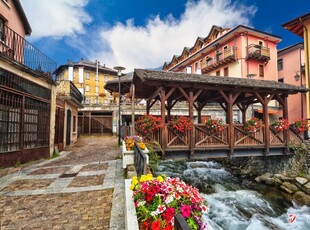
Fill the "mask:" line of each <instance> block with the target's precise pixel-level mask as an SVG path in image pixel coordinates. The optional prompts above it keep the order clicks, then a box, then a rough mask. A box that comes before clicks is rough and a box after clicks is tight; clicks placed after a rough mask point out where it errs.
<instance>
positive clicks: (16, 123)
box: [0, 90, 23, 152]
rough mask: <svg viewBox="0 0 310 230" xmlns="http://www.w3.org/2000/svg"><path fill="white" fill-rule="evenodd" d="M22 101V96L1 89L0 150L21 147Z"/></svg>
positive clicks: (12, 149) (7, 150)
mask: <svg viewBox="0 0 310 230" xmlns="http://www.w3.org/2000/svg"><path fill="white" fill-rule="evenodd" d="M22 102H23V97H22V96H20V95H16V94H13V93H10V92H6V91H2V90H0V152H9V151H16V150H19V149H20V148H21V146H20V131H21V119H20V118H21V111H22V104H23V103H22Z"/></svg>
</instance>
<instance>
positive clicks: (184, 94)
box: [178, 86, 190, 101]
mask: <svg viewBox="0 0 310 230" xmlns="http://www.w3.org/2000/svg"><path fill="white" fill-rule="evenodd" d="M178 89H179V90H180V92H181V93H182V94H183V96H184V97H185V99H186V100H187V101H189V100H190V99H189V96H188V95H187V93H186V92H185V91H184V89H183V88H181V87H180V86H178Z"/></svg>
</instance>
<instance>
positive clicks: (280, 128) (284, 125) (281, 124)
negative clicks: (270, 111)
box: [272, 118, 290, 132]
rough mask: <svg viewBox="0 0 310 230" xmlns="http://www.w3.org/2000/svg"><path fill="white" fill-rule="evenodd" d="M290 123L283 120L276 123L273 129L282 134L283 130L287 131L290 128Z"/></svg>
mask: <svg viewBox="0 0 310 230" xmlns="http://www.w3.org/2000/svg"><path fill="white" fill-rule="evenodd" d="M289 126H290V125H289V123H288V120H286V119H284V118H281V119H280V120H278V121H276V122H274V123H273V124H272V127H273V128H274V129H275V130H276V131H277V132H281V131H283V130H287V129H288V128H289Z"/></svg>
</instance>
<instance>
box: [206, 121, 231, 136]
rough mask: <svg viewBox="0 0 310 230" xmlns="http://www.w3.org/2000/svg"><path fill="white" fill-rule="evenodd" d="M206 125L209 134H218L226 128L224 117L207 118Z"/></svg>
mask: <svg viewBox="0 0 310 230" xmlns="http://www.w3.org/2000/svg"><path fill="white" fill-rule="evenodd" d="M205 126H206V129H207V133H208V134H209V135H211V134H218V133H220V132H221V131H223V130H224V129H225V126H226V125H225V123H224V121H223V120H222V119H217V118H215V117H210V118H209V119H207V120H206V122H205Z"/></svg>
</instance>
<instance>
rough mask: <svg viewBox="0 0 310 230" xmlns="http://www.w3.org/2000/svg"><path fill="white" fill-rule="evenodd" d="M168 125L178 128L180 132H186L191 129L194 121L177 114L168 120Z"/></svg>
mask: <svg viewBox="0 0 310 230" xmlns="http://www.w3.org/2000/svg"><path fill="white" fill-rule="evenodd" d="M168 126H169V127H171V128H172V129H174V130H176V131H177V132H178V133H180V134H184V133H185V132H186V131H187V130H191V128H192V127H193V122H192V121H191V119H190V118H189V117H184V116H175V117H172V118H171V120H170V121H169V122H168Z"/></svg>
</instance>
